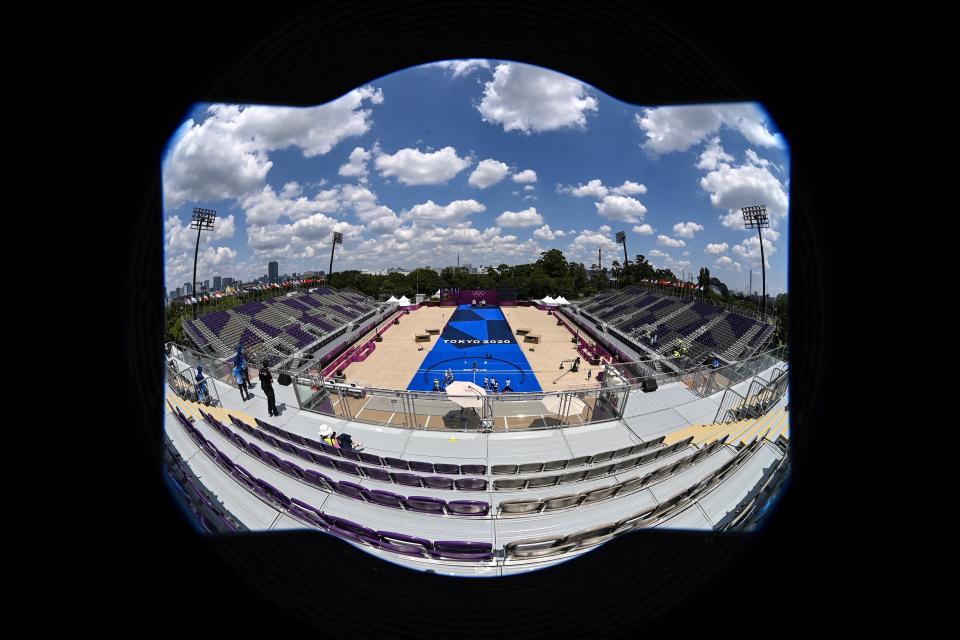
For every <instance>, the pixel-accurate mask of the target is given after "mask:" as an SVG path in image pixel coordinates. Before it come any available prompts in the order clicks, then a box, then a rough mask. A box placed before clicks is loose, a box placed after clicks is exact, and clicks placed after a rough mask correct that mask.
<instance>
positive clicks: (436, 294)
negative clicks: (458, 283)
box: [430, 289, 440, 300]
mask: <svg viewBox="0 0 960 640" xmlns="http://www.w3.org/2000/svg"><path fill="white" fill-rule="evenodd" d="M430 298H431V299H433V298H436V299H437V300H439V299H440V289H437V292H436V293H435V294H433V295H432V296H430Z"/></svg>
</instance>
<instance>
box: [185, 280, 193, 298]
mask: <svg viewBox="0 0 960 640" xmlns="http://www.w3.org/2000/svg"><path fill="white" fill-rule="evenodd" d="M183 292H184V293H185V294H186V295H188V296H189V295H191V294H193V284H192V283H190V282H184V283H183Z"/></svg>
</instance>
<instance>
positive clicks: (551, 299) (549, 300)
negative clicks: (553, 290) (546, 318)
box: [540, 296, 556, 304]
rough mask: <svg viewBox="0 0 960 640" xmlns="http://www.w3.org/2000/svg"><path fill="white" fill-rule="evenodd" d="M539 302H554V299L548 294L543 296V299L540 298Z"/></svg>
mask: <svg viewBox="0 0 960 640" xmlns="http://www.w3.org/2000/svg"><path fill="white" fill-rule="evenodd" d="M540 302H542V303H543V304H556V300H554V299H553V298H551V297H550V296H544V298H543V300H541V301H540Z"/></svg>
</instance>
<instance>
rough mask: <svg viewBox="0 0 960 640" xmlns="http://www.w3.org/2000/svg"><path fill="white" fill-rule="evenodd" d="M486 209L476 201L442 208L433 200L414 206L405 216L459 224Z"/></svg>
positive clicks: (453, 203)
mask: <svg viewBox="0 0 960 640" xmlns="http://www.w3.org/2000/svg"><path fill="white" fill-rule="evenodd" d="M486 209H487V208H486V207H485V206H484V205H482V204H480V203H479V202H477V201H476V200H454V201H453V202H451V203H450V204H448V205H446V206H442V207H441V206H440V205H438V204H436V203H435V202H434V201H433V200H427V201H426V202H424V203H422V204H418V205H414V206H413V207H411V208H410V210H409V211H407V212H405V213H404V214H403V217H404V219H409V220H419V221H421V222H430V223H436V224H444V223H450V222H459V221H461V220H463V219H465V218H466V217H467V216H469V215H470V214H473V213H480V212H482V211H486Z"/></svg>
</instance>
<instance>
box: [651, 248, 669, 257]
mask: <svg viewBox="0 0 960 640" xmlns="http://www.w3.org/2000/svg"><path fill="white" fill-rule="evenodd" d="M647 255H648V256H652V257H654V258H669V257H670V254H669V253H664V252H663V251H660V249H653V250H652V251H650V252H649V253H648V254H647Z"/></svg>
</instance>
